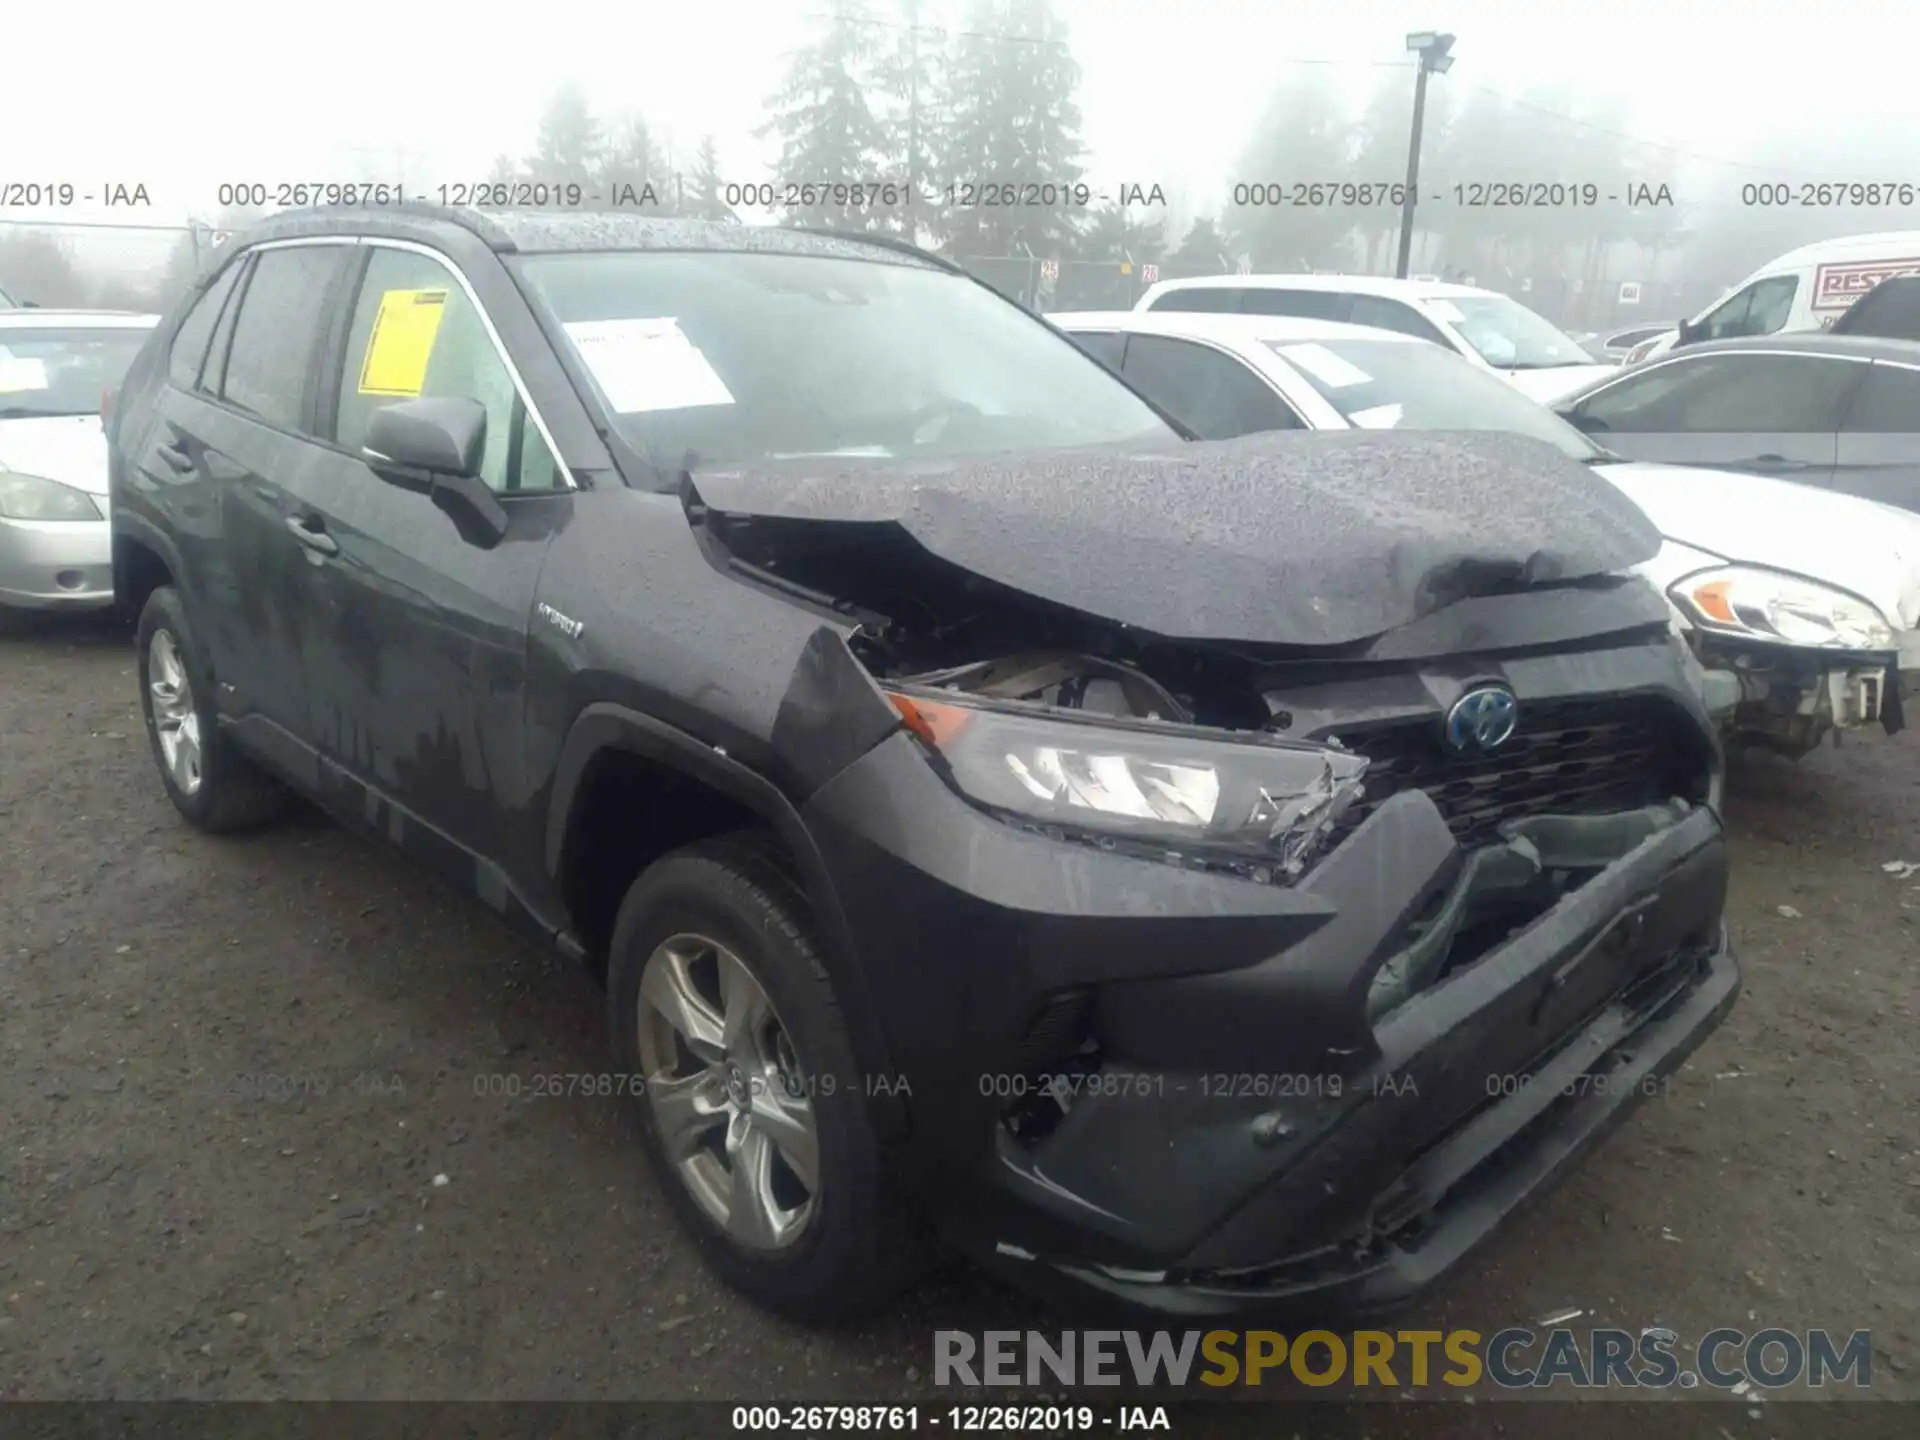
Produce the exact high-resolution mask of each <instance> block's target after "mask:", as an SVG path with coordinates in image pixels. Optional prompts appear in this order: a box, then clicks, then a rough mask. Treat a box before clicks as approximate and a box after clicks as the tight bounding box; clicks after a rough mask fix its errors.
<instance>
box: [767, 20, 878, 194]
mask: <svg viewBox="0 0 1920 1440" xmlns="http://www.w3.org/2000/svg"><path fill="white" fill-rule="evenodd" d="M822 18H823V19H824V21H825V25H824V28H823V29H822V30H821V32H820V37H819V39H817V40H815V41H814V42H813V43H812V44H811V45H807V46H805V47H803V48H801V49H800V50H797V51H795V52H794V53H793V55H792V56H790V57H789V59H788V63H787V77H786V80H785V81H784V83H782V85H781V86H780V88H779V90H777V91H776V92H774V94H773V96H772V97H771V98H770V99H769V100H768V102H767V105H768V108H769V109H770V110H772V111H773V118H772V119H771V120H769V121H768V122H767V123H766V124H765V125H763V126H761V127H760V129H759V130H758V131H757V132H756V133H757V134H758V135H762V136H765V135H769V134H771V135H777V136H779V138H780V159H779V161H778V163H777V164H776V166H775V188H776V189H781V188H784V187H786V186H796V187H808V186H812V187H831V186H833V185H849V186H851V185H871V184H873V183H874V182H875V181H876V180H878V179H880V178H882V177H881V176H880V174H879V171H880V170H881V169H882V167H883V166H884V163H885V157H886V153H887V133H886V127H885V126H884V125H883V124H882V123H881V120H880V118H879V116H877V115H876V114H875V113H874V110H873V107H872V105H871V104H870V102H869V100H868V95H869V93H870V91H871V90H872V88H873V85H874V83H875V70H876V56H877V53H878V51H879V47H880V40H879V34H880V32H879V29H878V27H877V25H876V22H875V17H874V13H873V5H872V4H871V0H832V5H831V13H830V14H828V15H826V16H824V17H822ZM814 198H815V202H816V203H813V204H802V205H799V206H796V207H793V208H791V209H788V210H785V211H784V212H783V214H782V216H781V218H782V219H783V220H785V221H786V222H787V223H789V224H805V225H813V226H822V227H826V228H829V229H835V230H867V229H878V228H881V227H882V226H883V225H885V223H886V219H887V212H886V210H885V209H884V208H883V207H880V206H873V205H867V204H864V203H860V204H855V203H852V197H851V196H850V195H842V196H840V197H838V198H837V199H836V197H835V196H833V195H832V194H830V193H825V194H821V193H816V194H815V196H814Z"/></svg>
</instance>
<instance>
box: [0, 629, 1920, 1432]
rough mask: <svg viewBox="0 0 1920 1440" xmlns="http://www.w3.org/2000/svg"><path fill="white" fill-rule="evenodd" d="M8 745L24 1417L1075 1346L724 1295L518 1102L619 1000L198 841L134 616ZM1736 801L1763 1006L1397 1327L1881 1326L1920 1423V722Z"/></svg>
mask: <svg viewBox="0 0 1920 1440" xmlns="http://www.w3.org/2000/svg"><path fill="white" fill-rule="evenodd" d="M0 736H4V742H3V743H0V1396H5V1397H9V1398H20V1399H64V1398H83V1397H107V1396H111V1397H117V1398H124V1399H152V1398H162V1397H179V1398H200V1399H214V1398H221V1399H265V1398H308V1399H337V1398H382V1399H402V1398H406V1399H417V1398H438V1397H463V1398H471V1399H502V1400H506V1399H513V1400H520V1399H575V1398H578V1399H585V1398H593V1399H623V1398H707V1399H728V1400H740V1399H747V1398H751V1399H755V1400H763V1401H764V1400H775V1399H783V1400H784V1399H807V1398H813V1399H825V1400H834V1399H847V1398H851V1397H856V1396H859V1397H869V1398H904V1397H908V1396H912V1395H923V1396H925V1397H926V1398H932V1397H933V1396H934V1394H935V1393H936V1392H934V1391H933V1390H932V1389H931V1386H930V1376H929V1373H928V1372H929V1370H930V1358H931V1353H932V1341H931V1332H932V1331H933V1330H934V1329H936V1328H947V1327H959V1328H967V1329H973V1330H979V1329H984V1328H989V1327H993V1328H1025V1327H1028V1326H1038V1327H1041V1328H1046V1327H1048V1326H1049V1325H1052V1326H1055V1327H1056V1328H1057V1325H1058V1323H1059V1322H1057V1321H1055V1320H1052V1319H1051V1317H1048V1316H1046V1315H1045V1314H1044V1313H1043V1312H1041V1311H1040V1310H1038V1309H1037V1307H1035V1306H1034V1305H1033V1304H1031V1303H1030V1302H1028V1301H1027V1300H1025V1299H1023V1298H1022V1297H1020V1296H1018V1295H1015V1294H1012V1293H1010V1292H1007V1291H1005V1290H1002V1289H1000V1288H999V1287H997V1286H996V1285H994V1284H992V1283H991V1282H989V1281H987V1280H985V1279H984V1278H982V1277H980V1276H978V1275H977V1274H975V1273H973V1272H971V1271H967V1270H965V1269H963V1268H960V1267H952V1268H951V1269H949V1270H948V1271H947V1272H944V1273H942V1274H939V1275H936V1276H935V1277H933V1278H932V1279H930V1280H929V1281H928V1282H927V1283H926V1284H925V1285H924V1286H922V1287H921V1288H920V1289H919V1290H917V1291H916V1292H915V1293H913V1294H912V1295H911V1296H909V1297H908V1298H906V1299H905V1300H904V1301H902V1302H901V1303H900V1304H899V1305H898V1306H897V1307H896V1308H895V1309H894V1310H893V1311H892V1312H891V1313H890V1314H888V1315H887V1316H885V1317H884V1318H883V1319H881V1320H878V1321H876V1322H873V1323H870V1324H867V1325H864V1326H862V1327H860V1328H858V1329H850V1330H840V1331H833V1332H809V1331H806V1330H802V1329H800V1328H797V1327H793V1326H789V1325H786V1324H784V1323H782V1322H778V1321H775V1320H772V1319H770V1318H768V1317H767V1316H765V1315H763V1314H761V1313H760V1312H758V1311H755V1310H753V1309H751V1308H749V1307H748V1306H747V1305H745V1304H744V1303H742V1302H740V1301H739V1300H737V1299H735V1298H733V1297H732V1296H731V1295H730V1294H729V1293H727V1292H725V1291H723V1290H722V1289H721V1288H720V1287H719V1286H718V1285H717V1284H715V1282H714V1281H712V1280H711V1279H710V1278H709V1277H708V1276H707V1274H706V1273H705V1272H704V1270H703V1269H702V1267H701V1266H700V1264H699V1262H698V1261H697V1259H696V1258H695V1256H694V1254H693V1252H692V1250H691V1248H690V1247H689V1246H688V1244H687V1243H686V1242H685V1241H683V1240H682V1239H681V1237H680V1236H679V1234H678V1233H677V1232H676V1230H675V1228H674V1226H673V1224H672V1221H671V1219H670V1216H669V1213H668V1210H667V1207H666V1206H665V1204H664V1203H663V1202H662V1200H661V1198H660V1196H659V1194H658V1192H657V1191H656V1189H655V1187H654V1184H653V1182H652V1180H651V1178H650V1177H649V1176H648V1175H647V1174H646V1173H645V1171H644V1168H643V1164H642V1161H641V1158H640V1153H639V1150H638V1147H637V1145H636V1143H635V1140H634V1136H633V1133H632V1127H631V1122H630V1120H629V1117H628V1116H627V1114H626V1113H624V1111H623V1108H622V1104H621V1102H620V1101H618V1100H614V1099H597V1098H573V1099H555V1098H544V1097H543V1098H538V1099H534V1098H527V1097H526V1096H525V1095H522V1096H521V1097H520V1098H509V1097H508V1096H506V1095H505V1094H501V1093H486V1092H487V1091H488V1090H489V1088H490V1087H491V1088H504V1087H505V1086H506V1085H507V1084H508V1083H509V1082H507V1081H504V1080H498V1079H494V1080H490V1079H489V1077H509V1076H510V1077H518V1078H519V1080H520V1082H522V1085H523V1088H530V1087H531V1077H533V1076H535V1075H537V1074H543V1073H546V1074H552V1073H559V1074H567V1073H590V1072H598V1071H601V1070H604V1069H605V1068H606V1053H605V1042H604V1038H603V1036H604V1029H603V1024H602V1018H601V1010H600V1002H599V997H598V994H597V992H596V991H595V990H594V989H593V987H592V986H591V984H590V983H589V982H588V981H587V980H586V979H585V978H584V977H582V976H580V975H579V974H577V973H575V972H574V971H572V970H571V969H569V968H568V967H567V966H565V965H564V964H562V963H560V962H558V961H550V960H547V959H545V958H544V957H542V956H539V955H536V954H533V953H531V952H529V951H528V950H527V949H525V948H523V947H522V946H521V945H520V944H519V943H517V942H516V941H515V940H514V939H513V938H511V937H510V936H509V935H508V934H506V933H505V932H504V931H503V930H501V929H500V928H498V927H497V925H496V924H495V923H494V922H493V921H492V920H491V919H490V918H489V917H488V916H487V915H485V914H484V913H483V912H482V911H481V910H480V909H478V908H477V907H476V906H474V905H473V904H471V903H470V902H467V901H465V900H463V899H461V898H460V897H458V896H456V895H453V894H452V893H450V892H446V891H443V890H441V889H439V888H437V887H436V886H435V885H434V883H433V882H431V881H429V880H427V879H425V878H423V877H422V876H421V875H418V874H416V873H414V872H413V871H412V870H411V869H409V868H408V867H407V866H405V865H404V864H403V863H399V862H396V860H395V859H394V858H393V857H392V856H391V855H390V854H389V853H388V852H387V851H385V850H382V849H380V848H378V847H377V846H376V845H374V844H372V843H370V842H367V841H363V840H361V839H358V838H356V837H354V836H351V835H349V834H347V833H345V832H343V831H342V830H340V829H337V828H335V827H334V826H332V825H330V824H329V823H327V822H326V821H324V820H322V819H320V818H318V817H316V816H310V815H305V814H302V815H299V816H296V817H294V818H292V819H291V820H289V821H288V822H286V823H284V824H282V825H281V826H279V827H278V828H277V829H275V830H272V831H270V832H268V833H266V834H263V835H260V836H256V837H251V838H248V839H244V840H237V841H223V840H215V839H210V838H208V837H205V836H202V835H199V834H196V833H195V832H193V831H191V830H189V829H188V828H187V827H186V826H185V824H184V823H182V822H180V821H179V820H178V819H177V818H176V816H175V814H174V812H173V810H172V808H171V807H170V806H169V805H168V803H167V801H166V799H165V797H164V795H163V793H162V791H161V788H160V784H159V782H158V779H157V778H156V777H155V775H154V773H153V769H152V762H151V760H150V759H149V756H148V753H147V746H146V741H145V738H144V736H143V734H142V732H141V725H140V720H139V715H138V711H137V709H136V704H135V682H134V671H133V658H132V654H131V650H130V647H129V645H128V641H127V638H126V636H125V633H124V632H123V631H121V630H120V629H118V628H116V627H114V626H112V625H108V624H103V623H93V622H87V623H75V622H62V623H59V624H52V625H47V626H43V627H41V628H40V629H39V630H38V631H36V632H35V633H34V634H32V635H30V636H28V637H26V638H16V639H11V640H4V641H0ZM1730 790H1731V797H1732V798H1731V800H1730V804H1729V810H1730V814H1731V822H1732V828H1733V833H1734V844H1735V856H1736V875H1735V880H1734V887H1733V895H1732V900H1731V905H1730V918H1731V923H1732V927H1733V933H1734V938H1735V942H1736V944H1737V946H1738V948H1739V950H1740V952H1741V954H1742V957H1743V959H1744V962H1745V966H1746V976H1747V980H1746V992H1745V995H1744V996H1743V998H1742V1000H1741V1003H1740V1005H1739V1007H1738V1008H1737V1009H1736V1011H1735V1012H1734V1015H1733V1017H1732V1018H1731V1020H1730V1021H1729V1022H1728V1023H1727V1025H1726V1026H1725V1027H1723V1029H1722V1030H1721V1031H1720V1032H1719V1033H1718V1034H1716V1035H1715V1036H1714V1037H1713V1038H1712V1039H1711V1040H1710V1041H1709V1042H1708V1044H1707V1045H1706V1046H1705V1047H1704V1048H1703V1050H1702V1051H1701V1052H1699V1054H1698V1055H1697V1056H1696V1057H1695V1059H1694V1061H1693V1063H1692V1064H1691V1065H1690V1066H1689V1067H1688V1068H1687V1069H1686V1070H1685V1071H1684V1072H1682V1074H1681V1075H1680V1076H1679V1077H1678V1079H1677V1081H1676V1083H1675V1085H1674V1086H1673V1088H1672V1091H1671V1093H1670V1094H1669V1095H1668V1096H1667V1097H1665V1098H1662V1099H1659V1100H1656V1101H1653V1102H1650V1103H1648V1104H1646V1105H1645V1106H1643V1107H1642V1109H1641V1110H1640V1111H1639V1113H1638V1114H1637V1115H1636V1116H1635V1117H1634V1118H1633V1119H1631V1120H1630V1121H1629V1122H1628V1123H1627V1124H1626V1125H1625V1126H1624V1127H1622V1129H1621V1130H1620V1131H1619V1132H1617V1133H1616V1135H1615V1136H1614V1137H1613V1138H1612V1139H1611V1140H1609V1142H1608V1143H1607V1144H1606V1145H1605V1146H1604V1147H1603V1148H1602V1149H1601V1150H1600V1151H1599V1152H1598V1153H1596V1154H1595V1155H1594V1156H1593V1157H1592V1158H1591V1159H1590V1160H1589V1162H1588V1163H1587V1164H1586V1165H1584V1166H1583V1167H1582V1168H1581V1169H1579V1170H1578V1171H1577V1173H1575V1174H1574V1175H1573V1176H1571V1177H1570V1178H1569V1179H1568V1180H1567V1181H1566V1183H1564V1184H1563V1185H1561V1186H1560V1187H1559V1188H1558V1189H1557V1190H1556V1191H1555V1192H1554V1193H1552V1194H1551V1195H1550V1196H1548V1197H1546V1198H1545V1199H1544V1200H1543V1201H1542V1202H1541V1203H1539V1204H1538V1205H1536V1206H1535V1207H1533V1208H1532V1209H1530V1210H1529V1211H1527V1212H1526V1213H1525V1214H1524V1215H1523V1216H1521V1217H1520V1218H1519V1219H1518V1220H1517V1221H1516V1222H1515V1223H1514V1224H1513V1225H1511V1227H1510V1228H1508V1229H1507V1230H1506V1231H1505V1233H1503V1234H1502V1235H1500V1236H1499V1237H1497V1238H1496V1240H1495V1241H1494V1242H1493V1243H1491V1244H1490V1245H1489V1246H1488V1247H1487V1248H1486V1249H1485V1250H1484V1251H1482V1252H1481V1253H1479V1254H1478V1255H1476V1256H1474V1257H1473V1258H1472V1259H1471V1260H1470V1261H1469V1263H1468V1264H1467V1265H1466V1266H1465V1267H1464V1269H1463V1270H1462V1271H1461V1272H1460V1273H1459V1274H1458V1276H1457V1277H1456V1278H1455V1279H1454V1280H1453V1281H1452V1282H1451V1283H1450V1284H1448V1285H1447V1286H1446V1287H1445V1288H1444V1290H1442V1291H1441V1292H1440V1293H1439V1294H1437V1295H1436V1296H1434V1297H1433V1298H1432V1299H1431V1301H1430V1302H1428V1303H1427V1304H1425V1305H1423V1306H1422V1307H1421V1308H1420V1312H1419V1313H1418V1314H1415V1315H1409V1316H1406V1317H1403V1318H1402V1319H1401V1320H1400V1321H1399V1322H1398V1323H1400V1324H1402V1325H1405V1326H1412V1325H1414V1324H1416V1323H1424V1324H1427V1325H1431V1326H1432V1327H1434V1328H1446V1327H1450V1326H1456V1325H1465V1326H1470V1327H1472V1328H1475V1329H1478V1330H1480V1331H1482V1332H1483V1333H1491V1332H1492V1331H1493V1330H1495V1329H1498V1328H1499V1327H1500V1326H1501V1325H1503V1324H1505V1323H1508V1322H1518V1323H1526V1322H1527V1321H1529V1320H1533V1319H1537V1318H1539V1317H1541V1316H1545V1315H1547V1314H1550V1313H1552V1312H1556V1311H1562V1310H1565V1309H1568V1308H1574V1307H1578V1308H1580V1309H1583V1310H1585V1311H1586V1316H1585V1318H1583V1319H1582V1320H1581V1321H1580V1322H1579V1323H1580V1324H1581V1325H1586V1324H1605V1323H1615V1324H1622V1325H1626V1326H1629V1327H1631V1328H1632V1329H1634V1330H1636V1331H1637V1330H1638V1329H1640V1328H1641V1327H1643V1326H1647V1325H1651V1324H1655V1323H1660V1324H1665V1325H1668V1326H1671V1327H1673V1328H1674V1329H1676V1330H1677V1331H1679V1332H1680V1334H1681V1335H1682V1336H1683V1337H1696V1338H1697V1337H1698V1336H1699V1335H1700V1334H1702V1333H1703V1332H1705V1331H1706V1330H1708V1329H1710V1328H1712V1327H1714V1326H1717V1325H1736V1326H1741V1327H1743V1328H1746V1329H1749V1330H1752V1329H1757V1328H1760V1327H1761V1326H1763V1325H1767V1324H1777V1325H1783V1326H1787V1327H1789V1328H1804V1327H1807V1326H1814V1325H1825V1326H1828V1327H1831V1328H1833V1329H1835V1330H1838V1331H1841V1332H1846V1331H1849V1330H1852V1329H1855V1328H1871V1329H1872V1330H1873V1332H1874V1337H1875V1349H1876V1352H1877V1353H1876V1360H1875V1376H1874V1391H1875V1393H1876V1394H1878V1395H1882V1396H1896V1397H1902V1398H1909V1399H1911V1398H1920V1394H1917V1392H1916V1389H1915V1385H1914V1380H1915V1376H1914V1374H1913V1372H1912V1371H1911V1370H1910V1369H1909V1366H1910V1365H1911V1363H1912V1362H1913V1360H1914V1358H1915V1355H1916V1351H1920V1344H1916V1341H1920V1314H1917V1313H1916V1312H1917V1311H1920V1244H1916V1239H1920V1084H1916V1076H1915V1047H1914V1043H1913V1034H1914V1023H1915V1000H1914V995H1915V985H1914V975H1915V966H1916V962H1920V873H1917V874H1915V875H1913V876H1910V877H1900V876H1897V875H1893V874H1889V873H1888V872H1887V871H1885V870H1884V869H1883V862H1887V861H1891V860H1916V861H1920V736H1916V735H1906V736H1900V737H1892V738H1889V737H1885V736H1882V735H1879V734H1878V733H1875V734H1872V735H1868V736H1865V737H1859V738H1855V739H1850V740H1849V742H1848V744H1847V745H1846V747H1845V748H1844V749H1839V750H1826V751H1822V752H1821V753H1820V754H1818V755H1816V756H1814V757H1811V758H1810V759H1809V760H1807V761H1805V762H1803V763H1802V764H1800V765H1798V766H1789V765H1785V764H1782V763H1778V762H1775V761H1771V760H1761V761H1755V762H1750V763H1748V762H1743V763H1741V764H1739V765H1737V766H1736V768H1735V770H1734V773H1733V775H1732V779H1731V785H1730ZM937 1393H938V1394H939V1396H940V1398H941V1399H942V1400H943V1402H944V1401H950V1400H952V1399H953V1398H954V1397H953V1395H952V1393H951V1392H950V1391H941V1392H937ZM1503 1408H1504V1407H1503ZM1772 1408H1773V1413H1774V1415H1775V1416H1776V1417H1777V1418H1784V1417H1782V1416H1781V1411H1780V1404H1779V1402H1775V1403H1774V1405H1773V1407H1772ZM1876 1408H1877V1407H1876ZM1902 1408H1903V1409H1905V1408H1906V1407H1902ZM1476 1413H1477V1414H1478V1415H1479V1416H1480V1417H1482V1418H1483V1419H1485V1420H1486V1424H1485V1427H1484V1431H1483V1430H1482V1427H1481V1425H1480V1423H1479V1422H1478V1421H1474V1422H1472V1424H1471V1425H1470V1426H1469V1428H1468V1429H1458V1428H1457V1427H1454V1426H1449V1427H1448V1428H1449V1429H1450V1430H1455V1431H1456V1433H1463V1434H1464V1433H1486V1434H1493V1433H1495V1432H1496V1430H1497V1428H1498V1427H1497V1426H1496V1425H1495V1424H1494V1423H1493V1422H1492V1420H1491V1418H1490V1417H1491V1415H1492V1413H1493V1412H1492V1411H1491V1410H1490V1409H1487V1408H1482V1409H1480V1410H1479V1411H1477V1412H1465V1413H1464V1414H1463V1415H1462V1416H1461V1418H1462V1419H1464V1418H1465V1416H1466V1415H1467V1414H1476ZM1752 1413H1753V1414H1756V1415H1757V1414H1758V1413H1759V1412H1758V1411H1754V1412H1752ZM1909 1413H1911V1412H1909ZM1719 1414H1725V1415H1726V1416H1727V1417H1728V1418H1727V1420H1726V1422H1725V1427H1726V1428H1722V1429H1721V1430H1720V1433H1721V1434H1723V1435H1728V1436H1730V1437H1731V1436H1739V1437H1741V1440H1744V1436H1745V1435H1747V1434H1754V1435H1761V1434H1766V1433H1770V1431H1771V1430H1777V1428H1778V1427H1777V1426H1773V1425H1770V1424H1762V1423H1761V1422H1759V1421H1757V1420H1754V1419H1750V1418H1748V1414H1749V1412H1747V1411H1746V1410H1745V1409H1743V1408H1733V1407H1728V1408H1727V1409H1725V1410H1724V1411H1722V1412H1717V1413H1716V1423H1717V1421H1718V1415H1719ZM1855 1414H1856V1416H1860V1412H1858V1411H1855ZM1861 1418H1864V1417H1861ZM1699 1433H1700V1434H1702V1435H1711V1434H1712V1433H1713V1430H1712V1427H1709V1428H1707V1429H1702V1430H1700V1432H1699Z"/></svg>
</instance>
